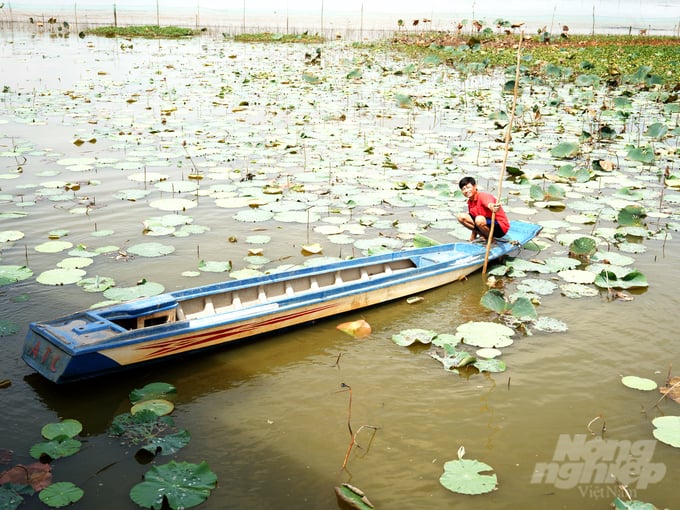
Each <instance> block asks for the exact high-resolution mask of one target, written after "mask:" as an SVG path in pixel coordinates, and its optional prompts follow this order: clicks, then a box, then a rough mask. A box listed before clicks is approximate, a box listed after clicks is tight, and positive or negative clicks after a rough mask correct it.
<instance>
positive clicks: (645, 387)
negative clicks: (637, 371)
mask: <svg viewBox="0 0 680 510" xmlns="http://www.w3.org/2000/svg"><path fill="white" fill-rule="evenodd" d="M621 383H622V384H623V385H624V386H626V387H628V388H633V389H634V390H642V391H652V390H655V389H657V388H658V387H659V386H658V384H656V382H654V381H652V380H651V379H647V378H645V377H638V376H635V375H626V376H624V377H622V378H621Z"/></svg>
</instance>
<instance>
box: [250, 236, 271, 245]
mask: <svg viewBox="0 0 680 510" xmlns="http://www.w3.org/2000/svg"><path fill="white" fill-rule="evenodd" d="M271 239H272V238H271V236H267V235H255V236H248V237H246V243H249V244H267V243H268V242H270V241H271Z"/></svg>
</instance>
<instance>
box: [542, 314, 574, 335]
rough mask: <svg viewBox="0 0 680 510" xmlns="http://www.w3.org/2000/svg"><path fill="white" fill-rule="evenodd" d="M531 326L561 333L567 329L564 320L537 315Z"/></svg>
mask: <svg viewBox="0 0 680 510" xmlns="http://www.w3.org/2000/svg"><path fill="white" fill-rule="evenodd" d="M533 328H534V329H536V330H538V331H546V332H548V333H563V332H565V331H567V330H568V329H569V328H568V327H567V325H566V324H565V323H564V322H562V321H561V320H558V319H554V318H552V317H539V318H538V319H536V320H535V321H534V324H533Z"/></svg>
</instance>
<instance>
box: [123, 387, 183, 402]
mask: <svg viewBox="0 0 680 510" xmlns="http://www.w3.org/2000/svg"><path fill="white" fill-rule="evenodd" d="M176 393H177V388H175V386H173V385H172V384H169V383H164V382H154V383H149V384H147V385H146V386H144V387H143V388H139V389H135V390H132V391H131V392H130V402H131V403H132V404H136V403H138V402H141V401H143V400H153V399H157V398H164V399H167V397H168V396H169V395H175V394H176Z"/></svg>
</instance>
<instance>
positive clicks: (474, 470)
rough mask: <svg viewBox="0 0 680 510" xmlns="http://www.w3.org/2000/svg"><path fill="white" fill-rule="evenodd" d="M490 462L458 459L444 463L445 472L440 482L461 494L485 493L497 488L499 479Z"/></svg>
mask: <svg viewBox="0 0 680 510" xmlns="http://www.w3.org/2000/svg"><path fill="white" fill-rule="evenodd" d="M490 471H493V468H492V467H491V466H489V465H488V464H485V463H483V462H480V461H478V460H468V459H457V460H450V461H448V462H446V463H445V464H444V474H443V475H442V476H441V477H440V478H439V483H441V484H442V485H443V486H444V487H446V488H447V489H448V490H450V491H452V492H458V493H460V494H485V493H487V492H491V491H493V490H494V489H496V486H497V484H498V479H497V478H496V475H495V474H491V475H488V474H483V473H485V472H490Z"/></svg>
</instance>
